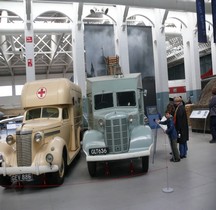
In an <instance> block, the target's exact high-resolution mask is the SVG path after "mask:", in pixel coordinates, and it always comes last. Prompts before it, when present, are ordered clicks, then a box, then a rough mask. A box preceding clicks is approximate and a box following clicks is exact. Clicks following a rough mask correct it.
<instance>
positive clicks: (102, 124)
mask: <svg viewBox="0 0 216 210" xmlns="http://www.w3.org/2000/svg"><path fill="white" fill-rule="evenodd" d="M98 124H99V126H100V127H103V126H104V121H103V120H102V119H100V120H98Z"/></svg>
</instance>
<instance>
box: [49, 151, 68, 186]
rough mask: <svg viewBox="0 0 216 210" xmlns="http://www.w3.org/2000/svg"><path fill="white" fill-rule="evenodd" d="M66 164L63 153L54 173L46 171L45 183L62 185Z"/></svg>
mask: <svg viewBox="0 0 216 210" xmlns="http://www.w3.org/2000/svg"><path fill="white" fill-rule="evenodd" d="M66 165H67V163H66V157H65V155H64V154H63V155H62V162H61V166H60V168H59V170H58V171H56V172H54V173H48V174H47V180H46V183H47V184H48V185H53V186H56V185H62V184H63V182H64V177H65V172H66Z"/></svg>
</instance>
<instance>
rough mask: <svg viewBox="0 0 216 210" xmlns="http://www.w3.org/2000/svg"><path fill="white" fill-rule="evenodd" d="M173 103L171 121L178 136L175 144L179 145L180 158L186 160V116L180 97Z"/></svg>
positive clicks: (187, 134)
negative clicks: (173, 111) (173, 112)
mask: <svg viewBox="0 0 216 210" xmlns="http://www.w3.org/2000/svg"><path fill="white" fill-rule="evenodd" d="M174 103H175V107H176V109H175V114H174V118H173V120H174V124H175V128H176V131H177V135H178V139H177V142H178V143H179V153H180V158H186V157H187V151H188V145H187V141H188V140H189V128H188V120H187V114H186V110H185V106H184V105H183V104H182V99H181V98H180V97H176V98H174Z"/></svg>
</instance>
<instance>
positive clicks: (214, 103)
mask: <svg viewBox="0 0 216 210" xmlns="http://www.w3.org/2000/svg"><path fill="white" fill-rule="evenodd" d="M209 111H210V113H209V115H210V117H211V116H216V95H213V96H212V98H211V99H210V101H209Z"/></svg>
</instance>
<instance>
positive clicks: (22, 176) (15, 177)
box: [11, 174, 33, 183]
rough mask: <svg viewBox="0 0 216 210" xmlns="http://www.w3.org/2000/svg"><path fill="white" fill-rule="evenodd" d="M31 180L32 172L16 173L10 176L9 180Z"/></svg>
mask: <svg viewBox="0 0 216 210" xmlns="http://www.w3.org/2000/svg"><path fill="white" fill-rule="evenodd" d="M30 181H33V175H32V174H16V175H12V176H11V182H12V183H14V182H30Z"/></svg>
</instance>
